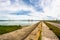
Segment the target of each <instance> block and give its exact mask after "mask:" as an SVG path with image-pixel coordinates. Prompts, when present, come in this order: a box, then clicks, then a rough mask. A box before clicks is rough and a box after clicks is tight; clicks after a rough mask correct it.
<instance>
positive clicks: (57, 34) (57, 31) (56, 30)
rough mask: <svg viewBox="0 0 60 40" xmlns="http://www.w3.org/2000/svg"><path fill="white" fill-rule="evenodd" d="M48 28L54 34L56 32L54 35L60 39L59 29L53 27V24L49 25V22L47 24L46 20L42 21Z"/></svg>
mask: <svg viewBox="0 0 60 40" xmlns="http://www.w3.org/2000/svg"><path fill="white" fill-rule="evenodd" d="M44 23H45V24H46V25H47V26H48V27H49V28H50V30H52V31H53V32H54V33H55V34H56V36H57V37H58V38H59V39H60V29H59V28H57V27H55V26H54V25H51V24H49V23H46V22H44Z"/></svg>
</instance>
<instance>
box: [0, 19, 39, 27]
mask: <svg viewBox="0 0 60 40" xmlns="http://www.w3.org/2000/svg"><path fill="white" fill-rule="evenodd" d="M37 22H39V21H15V20H14V21H12V20H11V21H10V20H8V21H6V20H5V21H0V25H22V26H23V25H31V24H34V23H37Z"/></svg>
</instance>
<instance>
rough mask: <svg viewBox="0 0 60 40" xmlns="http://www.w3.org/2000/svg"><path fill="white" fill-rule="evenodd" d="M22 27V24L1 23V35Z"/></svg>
mask: <svg viewBox="0 0 60 40" xmlns="http://www.w3.org/2000/svg"><path fill="white" fill-rule="evenodd" d="M21 28H22V26H20V25H13V26H12V25H8V26H7V25H0V35H1V34H5V33H8V32H11V31H14V30H17V29H21Z"/></svg>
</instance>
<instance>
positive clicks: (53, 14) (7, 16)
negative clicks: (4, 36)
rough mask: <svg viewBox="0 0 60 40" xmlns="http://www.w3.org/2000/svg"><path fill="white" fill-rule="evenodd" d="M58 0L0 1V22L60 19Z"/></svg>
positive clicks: (59, 2)
mask: <svg viewBox="0 0 60 40" xmlns="http://www.w3.org/2000/svg"><path fill="white" fill-rule="evenodd" d="M59 10H60V0H0V20H30V19H32V20H42V19H44V20H53V19H54V20H55V19H56V18H57V19H60V17H59V15H60V11H59Z"/></svg>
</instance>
